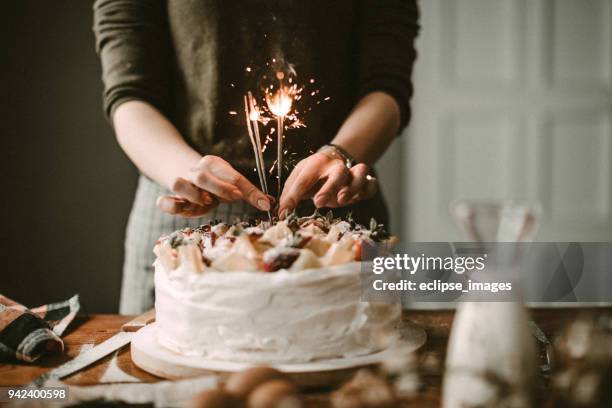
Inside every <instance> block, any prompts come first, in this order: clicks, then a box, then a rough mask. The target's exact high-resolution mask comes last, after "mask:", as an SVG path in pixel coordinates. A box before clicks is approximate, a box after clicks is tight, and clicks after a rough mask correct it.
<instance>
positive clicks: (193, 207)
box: [157, 195, 218, 217]
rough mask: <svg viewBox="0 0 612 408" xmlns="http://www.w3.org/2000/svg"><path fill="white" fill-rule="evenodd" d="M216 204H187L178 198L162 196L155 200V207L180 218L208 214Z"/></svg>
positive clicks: (215, 202)
mask: <svg viewBox="0 0 612 408" xmlns="http://www.w3.org/2000/svg"><path fill="white" fill-rule="evenodd" d="M217 205H218V202H217V201H214V202H213V203H211V204H210V205H204V206H202V205H199V204H195V203H192V202H189V201H187V200H185V199H183V198H181V197H179V196H171V195H163V196H159V197H158V198H157V207H158V208H159V209H160V210H162V211H164V212H166V213H168V214H173V215H180V216H182V217H200V216H202V215H205V214H207V213H209V212H210V211H211V210H213V209H214V208H215V207H217Z"/></svg>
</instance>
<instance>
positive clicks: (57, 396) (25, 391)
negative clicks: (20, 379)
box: [0, 387, 68, 402]
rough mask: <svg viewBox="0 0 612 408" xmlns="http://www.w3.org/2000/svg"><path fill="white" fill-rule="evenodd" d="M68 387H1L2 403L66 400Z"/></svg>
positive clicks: (0, 398) (0, 397) (0, 400)
mask: <svg viewBox="0 0 612 408" xmlns="http://www.w3.org/2000/svg"><path fill="white" fill-rule="evenodd" d="M67 398H68V387H41V388H31V387H27V388H25V387H0V402H9V401H11V400H20V399H21V400H24V399H29V400H65V399H67Z"/></svg>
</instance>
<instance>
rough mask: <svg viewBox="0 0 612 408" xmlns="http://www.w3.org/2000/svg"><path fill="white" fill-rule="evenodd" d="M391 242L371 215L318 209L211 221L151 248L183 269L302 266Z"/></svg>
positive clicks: (349, 258)
mask: <svg viewBox="0 0 612 408" xmlns="http://www.w3.org/2000/svg"><path fill="white" fill-rule="evenodd" d="M376 243H379V244H382V245H383V246H384V247H386V248H388V247H389V246H390V245H392V244H393V243H394V237H391V236H390V235H389V233H388V232H387V231H386V230H385V228H384V226H383V225H382V224H379V223H377V222H376V221H375V220H374V219H372V220H371V222H370V229H367V228H365V227H364V226H362V225H360V224H357V223H356V222H355V221H354V219H353V217H352V216H351V215H350V214H349V216H348V217H347V219H346V220H342V219H334V218H333V216H332V214H331V212H329V213H328V214H326V215H321V214H320V213H319V212H318V211H315V213H314V214H312V215H311V216H308V217H298V216H297V215H296V214H290V215H289V216H288V217H287V218H286V219H285V220H284V221H278V222H276V223H275V224H273V225H270V223H269V222H268V221H256V220H249V221H241V220H238V221H236V222H235V223H233V224H231V225H229V224H226V223H223V222H220V221H217V220H213V221H211V222H210V223H209V224H207V225H202V226H200V227H198V228H185V229H183V230H180V231H176V232H173V233H171V234H169V235H166V236H163V237H161V238H160V239H159V240H158V242H157V245H156V246H155V248H154V251H153V252H155V254H156V255H157V259H158V260H159V262H160V263H161V264H162V265H163V266H164V267H165V268H166V269H167V270H169V271H172V270H175V269H177V268H179V267H181V266H183V265H185V266H184V268H183V269H186V270H188V271H193V272H195V273H200V272H203V271H205V270H213V271H221V272H231V271H263V272H274V271H278V270H280V269H287V270H302V269H308V268H316V267H321V266H332V265H340V264H344V263H348V262H353V261H360V260H361V257H362V254H363V250H362V249H363V248H364V247H372V248H374V247H375V246H376Z"/></svg>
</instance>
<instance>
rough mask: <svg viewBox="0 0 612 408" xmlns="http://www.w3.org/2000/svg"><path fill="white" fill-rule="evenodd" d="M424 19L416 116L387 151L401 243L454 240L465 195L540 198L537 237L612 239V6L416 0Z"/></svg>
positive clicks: (562, 0)
mask: <svg viewBox="0 0 612 408" xmlns="http://www.w3.org/2000/svg"><path fill="white" fill-rule="evenodd" d="M421 14H422V20H421V21H422V31H421V37H420V39H419V41H418V50H419V59H418V62H417V65H416V68H415V76H414V84H415V88H416V92H415V98H414V100H413V110H414V114H413V121H412V124H411V126H410V129H409V131H408V132H407V134H405V135H404V136H403V137H402V140H401V143H400V144H401V152H402V153H401V154H397V153H395V154H390V155H389V156H387V157H388V158H390V159H391V160H392V161H394V162H396V163H397V162H401V165H402V168H403V177H402V180H400V181H399V185H395V187H401V190H400V191H402V193H401V194H402V196H401V202H402V206H401V212H402V217H401V218H402V219H403V221H402V231H401V232H400V233H401V234H402V236H403V237H404V238H407V239H409V240H412V241H430V240H439V241H448V240H453V239H458V238H459V234H458V232H457V231H456V229H455V227H454V225H453V222H452V220H451V219H450V217H449V214H448V204H449V202H450V201H451V200H452V199H457V198H472V199H490V200H503V199H512V200H526V201H531V202H534V201H537V202H539V203H540V204H541V205H542V210H543V212H542V213H543V218H542V225H541V228H540V233H539V234H538V237H537V239H538V240H540V241H542V240H548V241H565V240H576V241H589V240H590V241H609V240H611V239H612V0H423V1H421ZM387 160H388V159H387ZM398 164H400V163H398ZM394 167H395V166H394V165H389V163H385V164H383V168H387V169H388V168H391V169H392V168H394ZM395 168H397V167H395ZM393 177H394V175H393V174H389V175H386V178H387V179H389V178H393ZM394 178H395V180H397V177H396V176H395V177H394ZM388 184H393V182H388ZM392 187H394V186H392ZM387 190H389V189H387ZM392 208H393V209H394V215H395V216H396V217H395V219H396V220H397V219H398V218H399V217H398V213H399V212H400V211H399V210H400V209H399V208H395V207H393V206H392ZM396 225H397V224H396Z"/></svg>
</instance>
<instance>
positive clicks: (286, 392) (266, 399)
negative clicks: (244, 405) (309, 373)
mask: <svg viewBox="0 0 612 408" xmlns="http://www.w3.org/2000/svg"><path fill="white" fill-rule="evenodd" d="M301 406H302V402H301V401H300V397H299V395H298V388H297V387H296V385H295V384H294V383H292V382H291V381H287V380H270V381H266V382H265V383H263V384H261V385H260V386H258V387H257V388H255V389H254V390H253V392H251V394H250V395H249V399H248V407H249V408H300V407H301Z"/></svg>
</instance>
